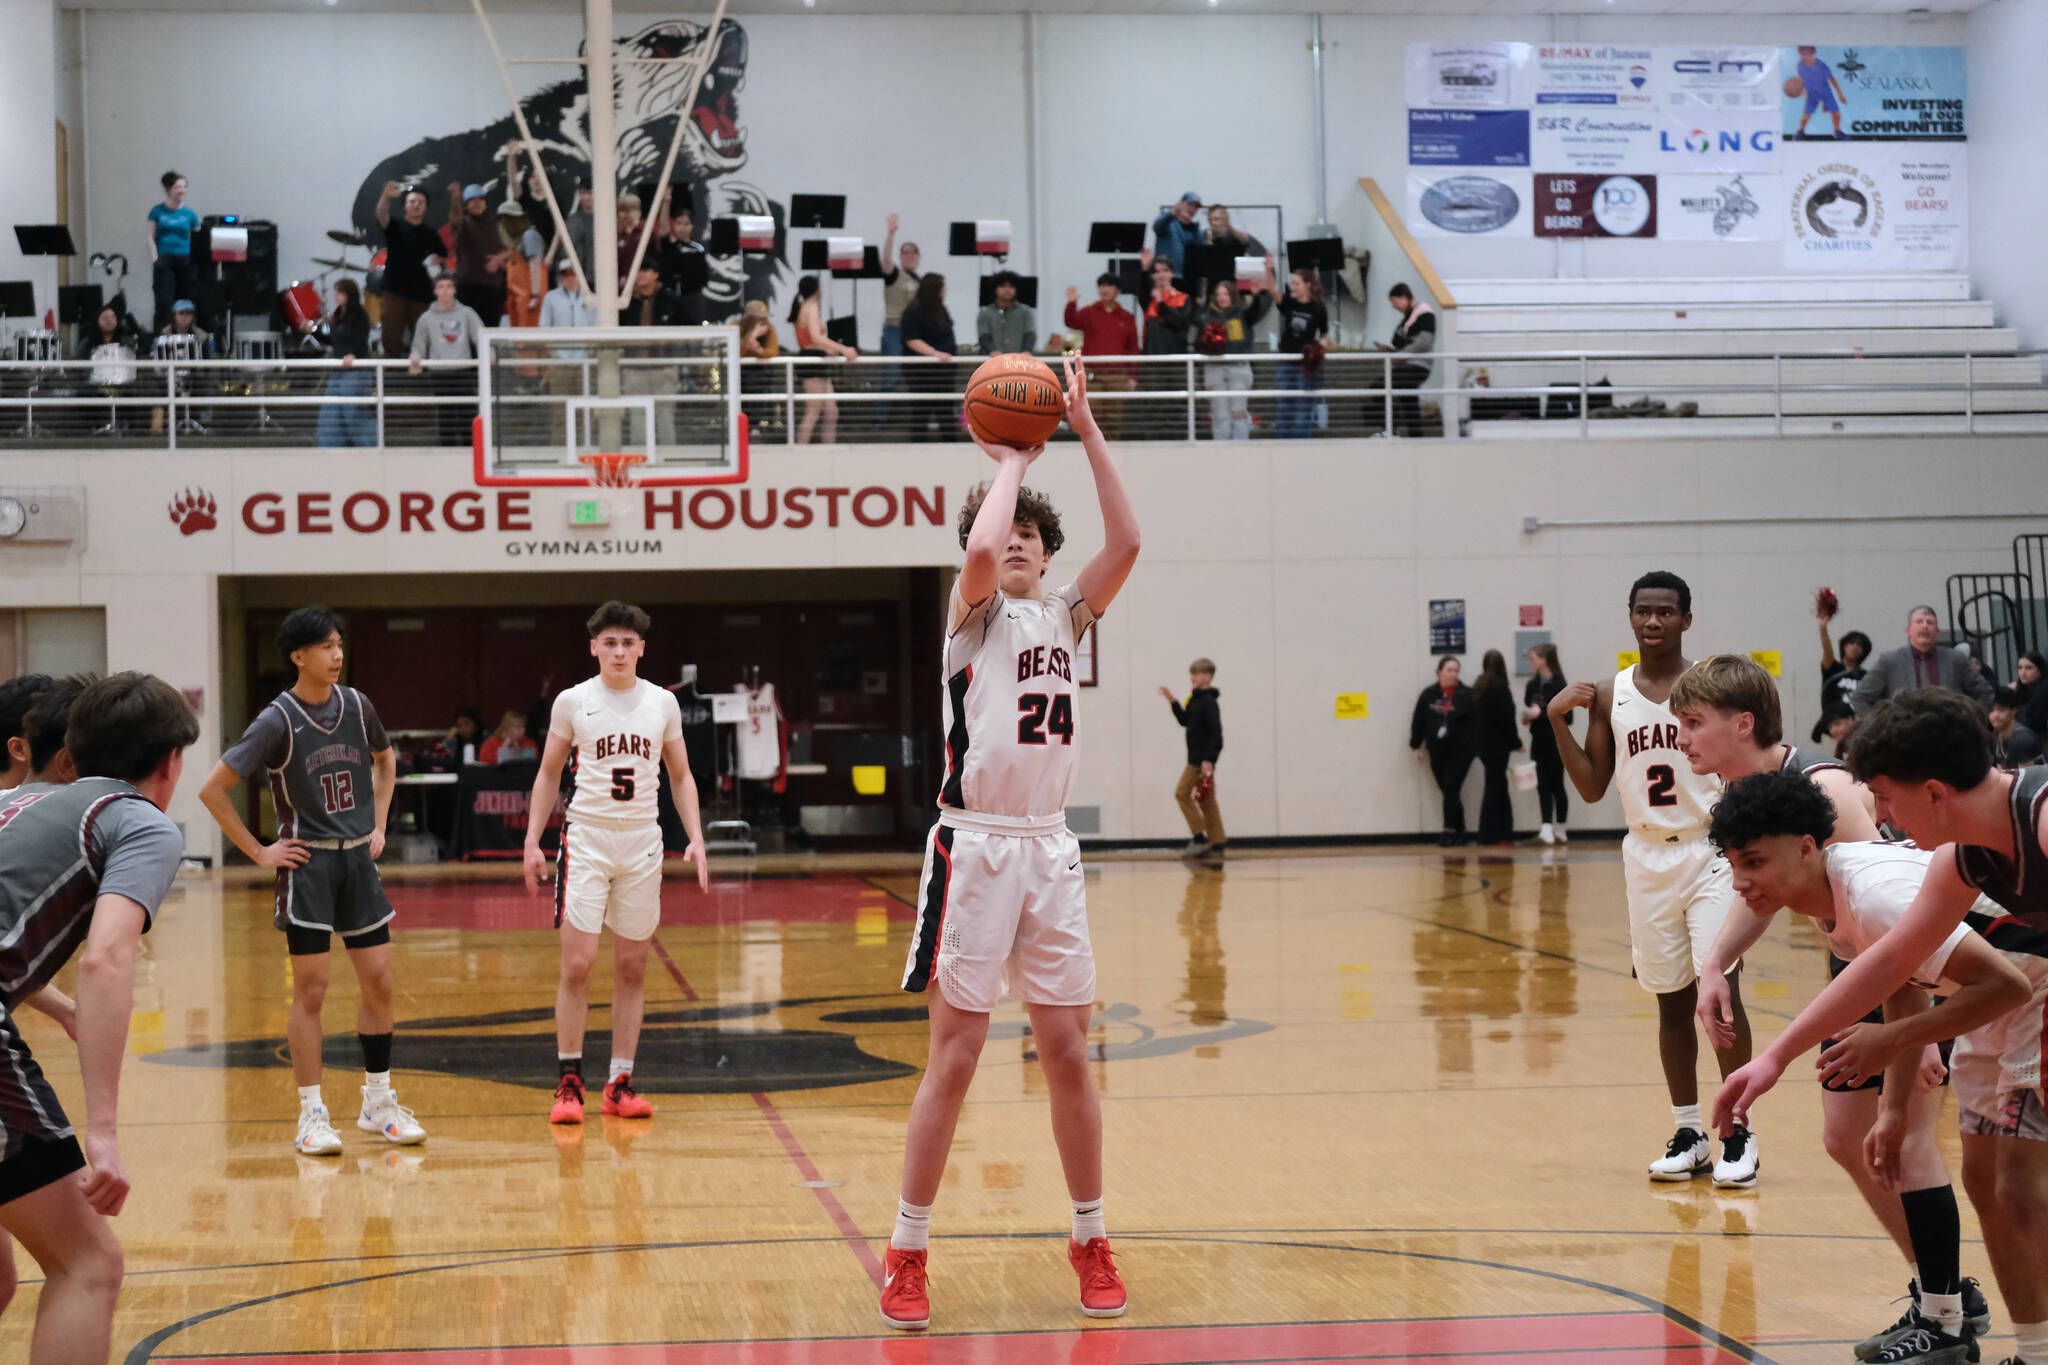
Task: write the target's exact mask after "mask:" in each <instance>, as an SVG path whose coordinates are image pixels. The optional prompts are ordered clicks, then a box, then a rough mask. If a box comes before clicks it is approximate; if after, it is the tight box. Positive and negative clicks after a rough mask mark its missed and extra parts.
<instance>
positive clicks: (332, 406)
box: [316, 279, 377, 446]
mask: <svg viewBox="0 0 2048 1365" xmlns="http://www.w3.org/2000/svg"><path fill="white" fill-rule="evenodd" d="M369 353H370V317H369V314H367V313H365V312H364V311H363V293H362V290H360V289H358V288H357V287H356V282H355V281H354V280H346V279H345V280H337V281H335V284H334V307H333V310H332V311H331V312H329V313H328V315H327V354H328V355H330V356H332V357H335V358H336V359H339V360H340V361H341V368H340V369H339V370H336V371H334V372H333V373H331V374H329V375H328V376H327V396H328V397H329V398H360V397H362V396H364V395H365V394H368V393H370V392H371V391H372V390H373V389H374V388H375V387H376V377H375V376H374V375H373V374H371V372H370V371H369V370H367V369H362V370H359V369H357V368H356V367H355V365H356V361H358V360H360V359H362V358H363V357H364V356H367V355H368V354H369ZM316 434H317V437H318V439H319V442H320V444H321V445H323V446H374V445H376V444H377V413H376V410H375V409H373V408H372V407H371V406H370V405H369V404H367V403H323V404H322V405H321V407H320V419H319V425H318V427H317V428H316Z"/></svg>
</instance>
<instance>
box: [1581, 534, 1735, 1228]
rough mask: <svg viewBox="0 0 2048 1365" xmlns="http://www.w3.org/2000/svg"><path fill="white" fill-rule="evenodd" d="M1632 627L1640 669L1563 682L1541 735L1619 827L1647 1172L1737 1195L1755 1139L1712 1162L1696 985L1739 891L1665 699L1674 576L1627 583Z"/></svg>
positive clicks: (1680, 635)
mask: <svg viewBox="0 0 2048 1365" xmlns="http://www.w3.org/2000/svg"><path fill="white" fill-rule="evenodd" d="M1628 623H1629V629H1630V630H1631V631H1633V632H1634V634H1635V637H1636V649H1637V650H1638V652H1639V655H1640V661H1639V662H1637V663H1636V664H1634V665H1633V666H1631V667H1629V668H1624V669H1622V670H1621V671H1620V672H1619V673H1617V674H1615V676H1614V677H1613V678H1612V679H1611V680H1610V681H1607V682H1603V683H1600V684H1598V685H1597V686H1596V685H1595V684H1593V683H1589V682H1579V683H1573V684H1571V685H1570V686H1568V687H1566V688H1565V689H1564V691H1562V692H1560V693H1558V694H1557V696H1555V697H1554V698H1552V699H1551V702H1550V730H1551V733H1552V734H1554V735H1555V736H1556V737H1557V752H1558V756H1559V757H1560V758H1562V759H1563V760H1564V770H1565V772H1566V773H1567V774H1569V775H1570V777H1571V779H1572V785H1573V786H1574V787H1577V788H1578V789H1579V795H1580V796H1581V797H1582V798H1584V799H1585V801H1586V803H1587V804H1588V805H1591V804H1592V803H1593V802H1595V801H1598V800H1599V799H1600V798H1601V797H1602V796H1604V795H1606V793H1607V788H1608V787H1609V785H1613V786H1615V788H1616V790H1617V792H1618V794H1619V795H1620V797H1621V810H1622V818H1623V820H1624V822H1625V823H1626V824H1627V826H1628V833H1627V834H1626V835H1625V836H1624V837H1623V839H1622V841H1621V863H1622V877H1623V881H1624V884H1625V886H1626V888H1627V894H1628V937H1629V953H1630V956H1631V957H1632V958H1633V959H1634V961H1635V975H1636V980H1637V982H1638V983H1640V984H1641V986H1642V988H1643V989H1644V990H1646V991H1649V992H1650V993H1651V994H1653V995H1655V996H1656V997H1657V1052H1658V1057H1659V1059H1660V1060H1661V1061H1662V1063H1663V1066H1664V1084H1665V1086H1666V1087H1667V1088H1668V1089H1669V1090H1670V1092H1671V1115H1672V1119H1673V1121H1674V1122H1675V1124H1676V1126H1677V1131H1676V1132H1675V1133H1674V1134H1673V1135H1672V1138H1671V1141H1670V1143H1669V1145H1668V1146H1667V1147H1666V1148H1665V1151H1664V1155H1663V1156H1661V1157H1659V1158H1657V1159H1656V1160H1655V1161H1653V1162H1651V1163H1650V1178H1651V1179H1653V1180H1690V1179H1692V1178H1693V1177H1694V1176H1696V1175H1699V1174H1700V1173H1701V1172H1703V1171H1705V1170H1707V1169H1708V1168H1709V1166H1711V1167H1712V1168H1713V1172H1714V1183H1715V1184H1716V1185H1720V1186H1728V1187H1735V1188H1747V1187H1748V1186H1750V1185H1754V1184H1755V1183H1756V1171H1757V1152H1756V1142H1755V1139H1754V1135H1753V1134H1751V1133H1750V1131H1749V1129H1748V1128H1747V1127H1742V1126H1738V1127H1736V1128H1735V1129H1734V1130H1733V1131H1732V1132H1730V1133H1729V1134H1728V1136H1727V1137H1726V1138H1724V1139H1723V1140H1722V1143H1721V1158H1720V1160H1719V1161H1714V1160H1713V1159H1712V1144H1711V1143H1709V1142H1708V1140H1707V1133H1706V1123H1705V1121H1704V1120H1703V1119H1702V1117H1701V1115H1700V1092H1699V1078H1698V1076H1697V1074H1696V1070H1697V1067H1698V1065H1699V1055H1700V1045H1699V1036H1698V1034H1697V1033H1695V1032H1694V1031H1693V1010H1694V1006H1695V1005H1696V1004H1697V996H1698V990H1697V983H1698V981H1699V976H1700V969H1701V968H1702V966H1703V965H1704V964H1705V962H1706V959H1707V953H1708V950H1709V949H1711V948H1712V947H1713V944H1714V940H1715V938H1716V937H1717V936H1718V935H1719V934H1720V932H1721V926H1722V924H1723V923H1724V922H1725V921H1726V920H1727V918H1728V911H1729V909H1730V908H1731V907H1732V906H1733V905H1734V902H1735V892H1734V888H1733V885H1732V883H1731V881H1730V879H1729V872H1728V860H1727V859H1725V858H1723V857H1722V856H1721V855H1720V854H1719V852H1717V851H1716V850H1715V848H1714V846H1713V845H1712V844H1711V843H1709V842H1708V841H1707V821H1708V817H1709V814H1710V813H1711V812H1712V810H1713V805H1714V801H1715V798H1716V797H1718V796H1719V795H1720V792H1721V779H1720V778H1718V777H1714V776H1711V775H1703V774H1699V773H1695V772H1694V771H1693V770H1692V765H1691V764H1690V763H1688V762H1687V761H1686V756H1685V754H1684V753H1683V752H1682V751H1681V750H1680V749H1679V747H1678V718H1677V717H1676V716H1674V715H1673V714H1672V712H1671V707H1670V705H1669V698H1670V695H1671V688H1672V685H1673V684H1674V683H1676V682H1677V681H1678V679H1679V676H1680V675H1681V674H1683V673H1684V672H1685V671H1686V669H1687V668H1689V667H1691V665H1690V664H1688V663H1687V662H1686V659H1685V654H1684V652H1683V651H1684V644H1685V632H1686V631H1687V630H1688V629H1690V628H1691V626H1692V589H1691V588H1689V587H1687V586H1686V583H1685V580H1684V579H1682V578H1680V577H1679V576H1678V575H1677V574H1674V573H1665V572H1663V571H1661V570H1659V571H1655V572H1652V573H1646V574H1644V575H1643V576H1642V577H1641V578H1638V579H1637V580H1636V581H1635V583H1634V584H1633V585H1632V586H1631V587H1630V588H1629V593H1628ZM1580 706H1583V707H1585V708H1586V710H1587V714H1588V717H1589V719H1588V721H1587V724H1586V747H1585V748H1583V749H1582V748H1580V747H1579V741H1578V739H1577V737H1576V736H1574V735H1573V734H1572V732H1571V730H1570V729H1568V728H1567V727H1566V725H1565V720H1566V718H1567V717H1568V716H1569V715H1570V714H1571V712H1572V710H1573V708H1575V707H1580ZM1741 970H1742V969H1741V965H1740V964H1739V963H1738V964H1737V965H1736V966H1735V967H1734V968H1732V969H1731V970H1730V971H1729V973H1728V1005H1727V1008H1728V1011H1729V1016H1730V1029H1729V1039H1728V1045H1727V1047H1725V1048H1724V1049H1722V1050H1720V1051H1718V1052H1716V1053H1715V1057H1716V1059H1717V1060H1718V1061H1719V1063H1720V1065H1721V1074H1722V1075H1723V1076H1726V1075H1728V1074H1729V1073H1730V1072H1732V1071H1734V1070H1735V1069H1736V1068H1738V1067H1740V1066H1742V1065H1743V1064H1744V1063H1745V1062H1747V1061H1748V1060H1749V1050H1750V1041H1749V1017H1748V1015H1746V1014H1745V1013H1744V1012H1743V1008H1742V991H1741V986H1740V981H1739V974H1740V972H1741Z"/></svg>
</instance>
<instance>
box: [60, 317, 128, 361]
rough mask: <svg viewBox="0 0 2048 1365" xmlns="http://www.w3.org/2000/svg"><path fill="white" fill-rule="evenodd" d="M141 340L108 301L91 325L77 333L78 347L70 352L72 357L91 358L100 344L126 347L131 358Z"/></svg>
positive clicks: (125, 319)
mask: <svg viewBox="0 0 2048 1365" xmlns="http://www.w3.org/2000/svg"><path fill="white" fill-rule="evenodd" d="M141 340H142V339H141V338H140V337H139V336H137V335H136V332H135V328H134V326H133V324H132V323H130V321H129V320H128V318H127V317H125V316H124V315H123V314H122V312H121V310H120V309H118V308H116V307H115V306H114V305H113V304H111V303H110V304H108V305H106V307H104V308H102V309H100V314H99V316H98V317H97V318H95V319H93V325H92V326H90V327H88V328H86V329H85V331H84V332H82V333H80V334H79V338H78V349H77V350H76V351H74V352H73V353H72V354H73V358H74V359H78V360H91V359H92V357H93V352H94V351H97V350H98V349H99V348H100V347H102V346H121V347H125V348H126V349H127V351H128V355H129V358H130V359H133V358H134V356H135V352H136V348H137V347H138V346H139V345H140V344H141Z"/></svg>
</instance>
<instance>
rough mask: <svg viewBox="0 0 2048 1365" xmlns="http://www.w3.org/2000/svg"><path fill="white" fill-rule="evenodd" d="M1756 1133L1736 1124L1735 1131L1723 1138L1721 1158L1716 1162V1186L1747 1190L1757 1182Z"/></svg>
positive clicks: (1719, 1188) (1725, 1188) (1721, 1188)
mask: <svg viewBox="0 0 2048 1365" xmlns="http://www.w3.org/2000/svg"><path fill="white" fill-rule="evenodd" d="M1756 1168H1757V1152H1756V1134H1755V1133H1752V1132H1750V1131H1749V1129H1747V1128H1745V1127H1743V1126H1742V1125H1741V1124H1739V1123H1738V1124H1736V1125H1735V1131H1734V1132H1732V1133H1730V1134H1728V1136H1727V1137H1725V1138H1722V1139H1721V1159H1720V1160H1719V1161H1716V1162H1715V1163H1714V1188H1715V1189H1717V1190H1746V1189H1748V1188H1749V1187H1750V1186H1751V1185H1754V1184H1756Z"/></svg>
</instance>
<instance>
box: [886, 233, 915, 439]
mask: <svg viewBox="0 0 2048 1365" xmlns="http://www.w3.org/2000/svg"><path fill="white" fill-rule="evenodd" d="M898 222H899V219H898V218H897V216H896V215H895V214H893V213H892V214H890V215H889V235H888V236H886V237H884V238H883V239H882V257H881V260H882V351H881V353H882V354H883V355H902V354H903V310H904V309H906V308H908V307H909V306H910V301H911V300H912V299H914V298H916V297H917V282H918V281H919V280H920V279H922V278H924V277H923V275H922V273H921V272H920V271H919V268H918V267H919V266H920V265H921V264H922V263H923V261H924V255H923V253H922V252H920V251H919V250H918V249H917V243H915V242H905V243H904V244H903V246H902V248H901V249H900V250H899V249H898V247H897V245H896V227H897V223H898ZM881 369H882V373H881V375H880V376H879V383H880V384H881V387H882V388H884V389H899V388H901V387H903V368H902V366H900V365H884V366H882V367H881ZM889 407H890V405H889V404H887V403H879V404H877V405H876V409H875V420H876V421H877V422H886V421H888V420H889Z"/></svg>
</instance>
